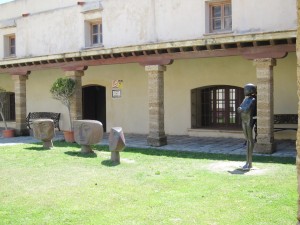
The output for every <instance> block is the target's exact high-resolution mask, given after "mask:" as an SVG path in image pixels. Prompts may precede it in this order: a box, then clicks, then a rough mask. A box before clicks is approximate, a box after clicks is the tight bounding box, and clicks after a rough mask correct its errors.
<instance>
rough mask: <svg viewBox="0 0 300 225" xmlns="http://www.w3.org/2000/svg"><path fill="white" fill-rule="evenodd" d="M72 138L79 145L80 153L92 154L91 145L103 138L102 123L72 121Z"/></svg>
mask: <svg viewBox="0 0 300 225" xmlns="http://www.w3.org/2000/svg"><path fill="white" fill-rule="evenodd" d="M73 126H74V138H75V141H76V142H77V143H78V144H80V145H81V153H84V154H86V153H93V150H92V148H91V145H94V144H97V143H99V142H100V141H101V140H102V138H103V126H102V123H101V122H99V121H97V120H74V121H73Z"/></svg>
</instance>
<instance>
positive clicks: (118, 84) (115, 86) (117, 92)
mask: <svg viewBox="0 0 300 225" xmlns="http://www.w3.org/2000/svg"><path fill="white" fill-rule="evenodd" d="M122 88H123V80H113V81H112V95H111V96H112V98H121V97H122V91H121V89H122Z"/></svg>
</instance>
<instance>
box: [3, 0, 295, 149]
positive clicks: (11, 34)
mask: <svg viewBox="0 0 300 225" xmlns="http://www.w3.org/2000/svg"><path fill="white" fill-rule="evenodd" d="M257 5H259V6H260V7H257ZM0 10H1V11H3V12H4V11H5V12H7V13H5V14H0V43H1V44H0V86H2V87H5V88H6V89H7V90H8V91H9V92H11V93H12V96H13V97H14V98H15V105H14V107H11V108H13V109H14V110H15V112H14V114H15V118H12V123H11V126H13V127H14V128H15V129H16V130H17V133H18V134H19V135H24V134H26V133H28V130H27V128H26V124H25V118H26V115H27V114H28V112H45V111H50V112H60V113H62V117H61V126H60V127H61V128H62V129H66V127H67V121H68V120H67V116H68V113H67V111H66V109H64V108H63V107H62V106H61V104H60V103H59V102H58V101H56V100H54V99H52V98H51V95H50V93H49V89H50V86H51V84H52V83H53V82H54V81H55V80H56V79H57V78H59V77H63V76H69V77H72V78H73V79H75V80H76V81H77V84H78V86H77V87H78V88H77V91H76V96H75V97H74V98H75V101H74V105H73V106H72V117H73V118H72V119H81V118H83V119H96V120H100V121H101V122H102V123H103V124H104V127H105V129H106V130H109V129H110V128H111V127H113V126H121V127H123V129H124V132H125V133H141V134H148V135H149V136H148V143H149V145H153V146H160V145H164V144H167V135H168V134H172V135H194V136H224V137H242V136H243V135H242V131H241V127H240V120H239V117H238V115H237V113H236V108H237V107H238V105H239V104H240V103H241V101H242V99H243V91H242V88H243V86H244V85H245V84H246V83H253V84H256V85H257V87H258V118H257V120H258V123H257V124H258V128H257V130H258V139H257V140H258V142H257V145H256V151H258V152H263V153H270V152H272V151H274V139H276V138H289V139H296V133H295V131H283V132H278V133H277V132H276V133H274V129H273V128H274V124H273V117H274V114H297V111H298V100H297V72H296V68H297V67H296V63H297V61H296V60H297V57H296V36H297V32H296V30H297V11H296V0H284V1H283V0H265V1H260V0H200V1H199V0H185V1H182V0H143V1H141V0H127V1H123V0H101V1H94V0H86V1H75V0H64V1H61V0H47V1H43V3H41V2H40V1H38V0H16V1H13V2H10V3H6V4H1V5H0ZM13 109H12V110H13Z"/></svg>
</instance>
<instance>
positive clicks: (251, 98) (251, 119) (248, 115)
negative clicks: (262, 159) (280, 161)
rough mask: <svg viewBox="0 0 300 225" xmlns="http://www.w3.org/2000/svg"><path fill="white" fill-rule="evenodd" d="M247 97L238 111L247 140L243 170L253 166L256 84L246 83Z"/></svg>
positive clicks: (245, 91)
mask: <svg viewBox="0 0 300 225" xmlns="http://www.w3.org/2000/svg"><path fill="white" fill-rule="evenodd" d="M244 93H245V99H244V100H243V102H242V104H241V105H240V107H238V109H237V111H238V113H240V114H241V119H242V127H243V131H244V135H245V138H246V141H247V162H246V164H245V165H244V166H243V170H245V171H248V170H250V169H251V168H252V154H253V148H254V139H253V127H254V125H255V124H256V86H255V85H254V84H246V85H245V87H244Z"/></svg>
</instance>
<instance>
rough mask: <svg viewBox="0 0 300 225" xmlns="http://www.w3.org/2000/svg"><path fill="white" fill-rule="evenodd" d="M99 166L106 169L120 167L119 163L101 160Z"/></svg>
mask: <svg viewBox="0 0 300 225" xmlns="http://www.w3.org/2000/svg"><path fill="white" fill-rule="evenodd" d="M101 164H102V165H103V166H107V167H114V166H118V165H120V163H116V162H113V161H111V160H109V159H108V160H103V161H102V162H101Z"/></svg>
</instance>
